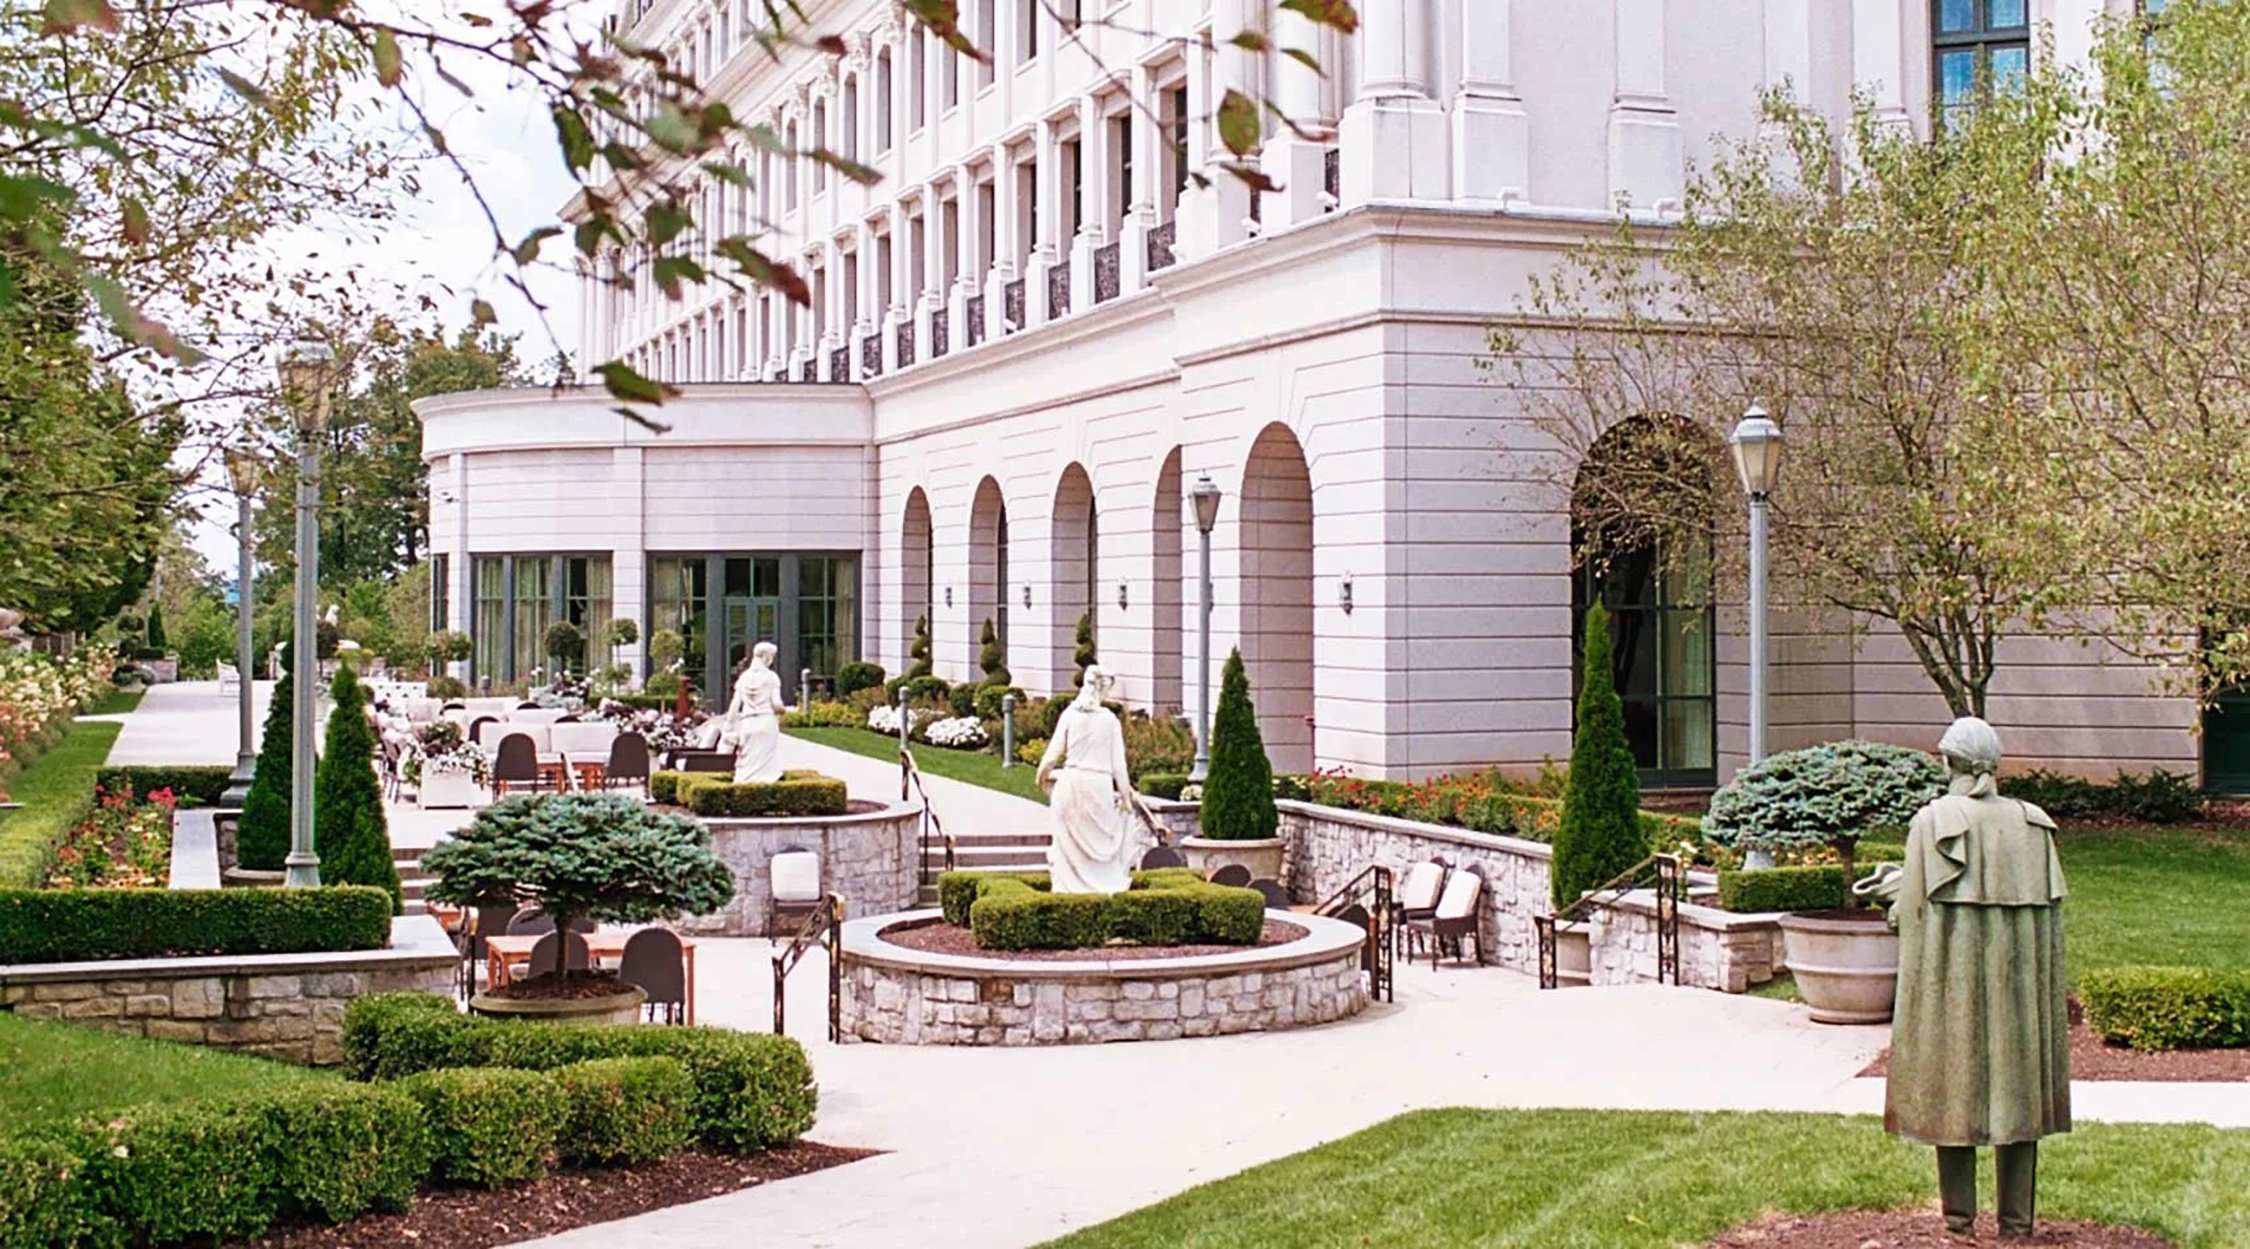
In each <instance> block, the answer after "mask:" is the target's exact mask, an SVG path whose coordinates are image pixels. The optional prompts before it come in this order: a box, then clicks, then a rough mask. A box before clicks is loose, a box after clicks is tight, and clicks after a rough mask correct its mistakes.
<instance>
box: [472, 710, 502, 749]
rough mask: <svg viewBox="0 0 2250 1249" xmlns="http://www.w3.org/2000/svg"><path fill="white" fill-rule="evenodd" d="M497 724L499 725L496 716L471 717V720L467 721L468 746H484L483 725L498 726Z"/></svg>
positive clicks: (498, 718)
mask: <svg viewBox="0 0 2250 1249" xmlns="http://www.w3.org/2000/svg"><path fill="white" fill-rule="evenodd" d="M498 723H500V717H498V716H475V717H472V718H471V719H470V721H469V731H468V733H467V737H468V739H469V744H470V745H472V746H482V745H484V738H483V733H484V726H485V725H487V724H498Z"/></svg>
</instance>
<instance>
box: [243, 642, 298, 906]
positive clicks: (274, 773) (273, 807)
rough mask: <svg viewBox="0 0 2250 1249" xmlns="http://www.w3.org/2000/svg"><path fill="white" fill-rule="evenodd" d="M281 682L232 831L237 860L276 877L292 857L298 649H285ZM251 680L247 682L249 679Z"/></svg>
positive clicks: (287, 646) (268, 711) (276, 686)
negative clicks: (291, 801) (291, 797)
mask: <svg viewBox="0 0 2250 1249" xmlns="http://www.w3.org/2000/svg"><path fill="white" fill-rule="evenodd" d="M281 669H282V677H281V680H279V681H277V682H275V683H274V687H273V701H272V702H271V703H270V704H268V705H267V707H266V729H265V735H264V736H262V737H260V738H259V739H258V764H257V768H256V770H254V771H253V772H252V773H251V774H250V792H249V793H248V794H247V795H245V796H244V797H243V799H242V816H241V818H240V819H238V820H237V821H236V822H235V826H234V857H235V862H236V864H237V865H238V866H240V867H243V868H246V869H248V870H251V871H258V872H278V871H280V870H281V868H282V860H284V859H286V858H288V857H289V784H290V776H291V770H290V767H291V765H290V753H291V751H292V749H293V748H294V746H295V742H294V741H293V740H292V739H293V733H294V730H295V726H296V719H295V716H294V713H293V712H292V710H291V708H292V707H294V706H295V704H296V686H295V682H296V679H297V661H296V648H295V647H294V646H292V645H290V644H289V643H286V642H284V643H282V646H281ZM245 679H247V678H245Z"/></svg>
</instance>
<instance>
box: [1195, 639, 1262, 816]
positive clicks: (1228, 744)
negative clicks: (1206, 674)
mask: <svg viewBox="0 0 2250 1249" xmlns="http://www.w3.org/2000/svg"><path fill="white" fill-rule="evenodd" d="M1201 820H1202V824H1203V835H1204V836H1206V837H1211V838H1216V839H1223V840H1226V841H1258V840H1262V839H1264V838H1267V837H1271V836H1273V835H1274V833H1275V831H1276V830H1277V829H1279V828H1280V827H1281V813H1280V812H1278V811H1276V810H1274V806H1273V761H1272V760H1270V759H1268V758H1266V739H1265V737H1264V736H1263V735H1261V734H1260V733H1259V732H1258V709H1257V707H1256V706H1255V705H1253V704H1252V703H1251V701H1250V674H1249V673H1248V672H1247V671H1245V670H1244V669H1243V666H1242V648H1241V647H1239V646H1238V647H1236V648H1235V649H1234V651H1233V652H1232V653H1230V654H1229V655H1228V656H1227V666H1226V672H1225V675H1224V676H1222V677H1221V678H1220V681H1219V710H1218V712H1217V714H1215V715H1214V716H1212V718H1211V771H1210V774H1209V775H1208V776H1206V777H1205V778H1204V781H1203V810H1202V812H1201Z"/></svg>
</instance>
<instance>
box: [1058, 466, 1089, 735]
mask: <svg viewBox="0 0 2250 1249" xmlns="http://www.w3.org/2000/svg"><path fill="white" fill-rule="evenodd" d="M1095 524H1096V522H1095V520H1094V483H1093V482H1092V480H1091V479H1089V478H1088V477H1087V476H1086V470H1085V468H1084V467H1083V466H1081V465H1078V464H1072V465H1071V466H1070V467H1068V468H1065V469H1064V470H1063V474H1062V480H1061V481H1059V482H1056V483H1055V506H1054V512H1053V514H1052V516H1051V517H1050V520H1049V523H1048V527H1047V534H1048V537H1047V581H1048V585H1049V587H1050V589H1049V591H1048V593H1049V594H1051V595H1052V596H1053V602H1054V617H1053V624H1052V626H1051V634H1050V636H1049V639H1048V648H1049V651H1050V653H1051V654H1052V656H1053V658H1052V661H1051V667H1052V669H1053V671H1054V674H1055V678H1054V686H1055V692H1057V693H1069V692H1070V691H1071V690H1072V689H1075V688H1076V682H1075V681H1074V680H1072V678H1074V677H1076V676H1077V674H1078V665H1077V663H1076V662H1075V661H1074V658H1073V657H1074V656H1075V654H1076V653H1077V650H1078V618H1079V617H1080V616H1086V617H1088V621H1087V623H1088V624H1089V625H1090V626H1094V627H1095V628H1096V639H1097V640H1096V645H1097V646H1098V645H1099V644H1100V643H1099V637H1100V634H1099V624H1098V621H1099V616H1100V611H1101V608H1100V600H1099V596H1098V595H1097V594H1096V593H1095V592H1094V577H1095V576H1096V575H1097V571H1096V570H1097V566H1098V564H1099V556H1098V554H1097V543H1098V537H1097V531H1096V529H1095Z"/></svg>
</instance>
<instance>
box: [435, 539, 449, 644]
mask: <svg viewBox="0 0 2250 1249" xmlns="http://www.w3.org/2000/svg"><path fill="white" fill-rule="evenodd" d="M452 598H453V557H452V556H450V555H447V554H446V553H445V552H443V551H440V552H438V553H437V554H435V555H432V556H430V632H432V633H440V632H443V631H444V630H446V629H450V628H452V627H453V626H452V625H451V624H449V623H448V622H449V621H450V620H452V618H453V611H452Z"/></svg>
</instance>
